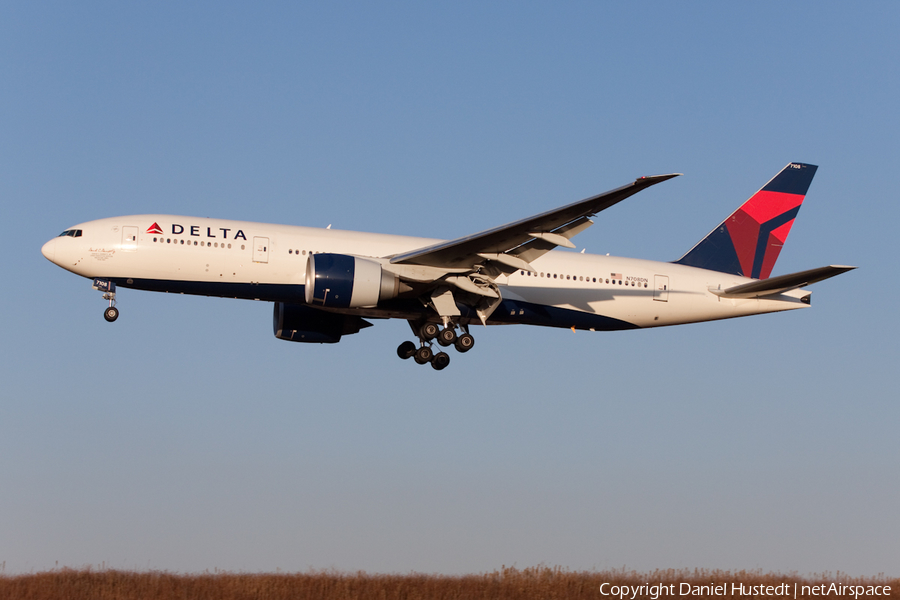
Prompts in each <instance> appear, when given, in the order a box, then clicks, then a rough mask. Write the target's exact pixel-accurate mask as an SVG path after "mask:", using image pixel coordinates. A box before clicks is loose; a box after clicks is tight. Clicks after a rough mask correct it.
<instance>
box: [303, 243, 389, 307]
mask: <svg viewBox="0 0 900 600" xmlns="http://www.w3.org/2000/svg"><path fill="white" fill-rule="evenodd" d="M400 290H401V283H400V278H399V277H397V276H396V275H394V274H393V273H389V272H387V271H385V270H384V269H382V268H381V263H379V262H377V261H374V260H369V259H365V258H359V257H358V256H348V255H346V254H313V255H312V256H310V257H309V261H308V262H307V263H306V290H305V291H306V303H307V304H311V305H313V306H327V307H329V308H371V307H374V306H377V305H378V302H380V301H382V300H388V299H390V298H394V297H396V296H397V294H399V293H400Z"/></svg>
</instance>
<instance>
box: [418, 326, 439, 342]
mask: <svg viewBox="0 0 900 600" xmlns="http://www.w3.org/2000/svg"><path fill="white" fill-rule="evenodd" d="M439 331H440V329H438V326H437V324H435V323H425V324H424V325H422V327H421V328H420V329H419V337H420V338H422V339H423V340H425V341H426V342H427V341H430V340H433V339H434V338H435V337H437V334H438V332H439Z"/></svg>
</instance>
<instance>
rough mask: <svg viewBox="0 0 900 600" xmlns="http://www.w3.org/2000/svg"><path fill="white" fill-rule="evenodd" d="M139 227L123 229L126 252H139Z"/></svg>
mask: <svg viewBox="0 0 900 600" xmlns="http://www.w3.org/2000/svg"><path fill="white" fill-rule="evenodd" d="M137 236H138V228H137V227H123V228H122V250H123V251H124V252H134V251H135V250H137Z"/></svg>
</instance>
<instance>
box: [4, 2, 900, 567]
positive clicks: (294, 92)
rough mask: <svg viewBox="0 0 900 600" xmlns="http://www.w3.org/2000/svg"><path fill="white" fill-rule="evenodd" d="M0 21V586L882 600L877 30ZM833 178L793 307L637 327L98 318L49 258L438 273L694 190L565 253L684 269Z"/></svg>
mask: <svg viewBox="0 0 900 600" xmlns="http://www.w3.org/2000/svg"><path fill="white" fill-rule="evenodd" d="M259 4H261V3H224V2H209V3H192V4H190V5H187V3H182V2H171V3H166V2H154V3H123V2H92V3H71V2H43V3H33V2H5V3H3V4H2V5H0V217H2V218H0V223H2V231H3V234H2V235H0V248H2V252H3V256H4V260H3V261H0V265H2V267H0V268H2V279H3V282H4V284H3V294H2V296H0V303H2V305H0V306H2V312H3V315H4V317H5V318H4V319H3V320H2V322H0V340H2V349H3V360H2V361H0V562H2V563H3V564H4V565H5V567H4V568H5V570H6V572H7V573H10V572H27V571H33V570H42V569H47V568H53V567H55V566H64V565H65V566H71V567H79V566H84V565H104V564H105V565H106V566H113V567H120V568H138V569H148V568H149V569H167V570H173V571H201V570H205V569H215V568H218V569H227V570H240V571H274V570H275V569H282V570H306V569H308V568H316V569H322V568H335V569H340V570H356V569H364V570H368V571H373V572H409V571H421V572H439V573H466V572H480V571H487V570H493V569H495V568H499V567H501V566H502V565H507V566H509V565H517V566H519V567H525V566H532V565H536V564H539V563H545V564H547V565H560V566H565V567H569V568H572V569H593V568H597V569H607V568H612V567H616V568H621V567H622V566H626V567H628V568H635V569H653V568H669V567H675V568H693V567H709V568H730V569H734V568H737V569H755V568H761V569H765V570H781V571H792V570H797V571H799V572H801V573H808V572H813V571H815V572H822V571H837V570H840V571H844V572H849V573H851V574H858V575H872V574H877V573H879V572H886V573H888V574H891V575H900V560H898V558H900V512H898V510H897V507H898V506H900V436H898V422H900V394H898V391H897V379H896V377H897V370H898V366H900V361H898V359H900V353H898V334H900V327H898V325H900V319H898V309H897V304H898V297H900V286H898V278H897V269H896V262H897V260H896V255H897V248H896V246H897V233H896V228H897V222H898V218H900V209H898V203H897V200H896V196H897V187H898V184H897V181H896V180H895V179H894V175H895V174H896V171H897V164H898V158H900V156H898V139H900V126H898V124H900V119H898V118H897V106H898V98H900V80H898V65H900V46H898V43H897V32H898V31H900V4H898V3H896V2H868V3H861V4H859V3H858V4H855V5H853V6H852V7H851V6H850V5H848V4H846V3H843V2H801V3H782V2H754V3H733V2H729V3H712V2H707V3H694V2H686V3H669V2H640V3H621V4H613V3H597V2H572V3H514V2H498V3H488V5H486V3H483V2H475V3H460V2H454V3H446V4H443V5H435V4H434V3H421V2H419V3H362V2H360V3H347V2H333V3H316V4H300V3H293V2H285V3H266V4H264V5H262V6H259ZM791 161H800V162H808V163H812V164H817V165H819V171H818V173H817V175H816V178H815V180H814V181H813V183H812V187H811V188H810V191H809V195H808V196H807V200H806V203H805V204H804V206H803V208H802V210H801V211H800V214H799V217H798V219H797V221H796V222H795V224H794V227H793V230H792V233H791V237H790V240H789V241H788V244H787V245H786V246H785V249H784V251H783V252H782V253H781V257H780V260H779V263H778V265H777V266H776V268H775V272H774V274H776V275H777V274H784V273H789V272H792V271H798V270H802V269H807V268H813V267H818V266H822V265H826V264H850V265H857V266H859V267H860V268H859V269H858V270H856V271H853V272H851V273H849V274H846V275H842V276H840V277H838V278H836V279H832V280H829V281H826V282H823V283H820V284H817V285H816V286H815V287H814V290H815V292H814V294H813V302H812V305H813V306H812V309H811V310H805V311H798V312H794V313H784V314H777V315H766V316H758V317H751V318H747V319H738V320H732V321H722V322H716V323H706V324H700V325H690V326H681V327H673V328H664V329H657V330H648V331H636V332H616V333H594V334H591V333H587V332H579V333H577V334H573V333H572V332H571V331H568V330H551V329H542V328H529V327H496V328H491V329H483V328H480V327H479V328H476V329H474V330H473V331H474V333H475V334H476V339H477V344H476V347H475V349H474V350H473V351H472V352H470V353H469V354H466V355H464V356H462V355H456V354H454V356H453V362H452V364H451V365H450V367H449V368H448V369H447V370H445V371H443V372H441V373H436V372H434V371H433V370H432V369H429V368H423V367H418V366H417V365H415V364H413V363H412V361H401V360H399V359H398V358H397V357H396V355H395V353H394V351H395V348H396V346H397V345H398V344H399V343H400V342H401V341H404V340H406V339H409V337H410V335H409V328H408V326H407V325H406V323H404V322H402V321H400V322H379V323H378V324H377V325H376V326H375V327H373V328H370V329H366V330H364V331H362V332H361V333H359V334H358V335H354V336H350V337H346V338H344V340H343V341H342V342H341V343H340V344H337V345H328V346H320V345H305V344H291V343H288V342H283V341H279V340H277V339H275V338H274V337H273V335H272V327H271V312H272V308H271V305H269V304H265V303H255V302H247V301H237V300H222V299H207V298H194V297H188V296H175V295H165V294H153V293H149V292H137V291H132V290H121V291H120V294H119V308H120V309H121V311H122V316H121V317H120V318H119V320H118V321H117V322H116V323H115V324H113V325H110V324H108V323H106V322H105V321H104V320H103V318H102V309H103V306H104V302H103V300H102V299H101V298H100V294H99V293H98V292H95V291H93V290H91V285H90V282H89V281H88V280H86V279H81V278H79V277H77V276H75V275H73V274H71V273H67V272H65V271H63V270H62V269H60V268H58V267H56V266H55V265H53V264H51V263H49V262H48V261H46V260H45V259H44V258H43V257H42V256H41V253H40V248H41V245H42V244H43V243H44V242H45V241H46V240H48V239H49V238H51V237H53V236H55V235H56V234H58V233H59V232H60V231H62V230H63V229H65V228H67V227H70V226H72V225H74V224H76V223H80V222H83V221H87V220H91V219H96V218H101V217H108V216H115V215H122V214H134V213H156V212H158V213H175V214H185V215H194V216H200V217H203V216H215V217H223V218H233V219H246V220H255V221H264V222H277V223H290V224H298V225H310V226H322V227H324V226H326V225H328V224H333V225H334V227H336V228H341V229H358V230H370V231H378V232H384V233H399V234H409V235H421V236H428V237H438V238H452V237H457V236H461V235H465V234H469V233H473V232H475V231H479V230H482V229H486V228H488V227H492V226H496V225H500V224H503V223H506V222H509V221H512V220H515V219H518V218H521V217H525V216H528V215H531V214H534V213H537V212H541V211H544V210H547V209H550V208H553V207H555V206H558V205H562V204H566V203H569V202H573V201H575V200H579V199H581V198H583V197H586V196H589V195H592V194H595V193H599V192H602V191H605V190H608V189H611V188H615V187H618V186H620V185H624V184H625V183H628V182H629V181H631V180H632V179H633V178H634V177H637V176H641V175H649V174H656V173H669V172H683V173H685V176H684V177H680V178H677V179H675V180H672V181H669V182H666V183H663V184H660V185H658V186H656V187H654V188H653V189H651V190H648V191H645V192H643V193H641V194H639V195H637V196H634V197H633V198H631V199H629V200H628V201H626V202H624V203H622V204H620V205H618V206H616V207H614V208H612V209H610V210H608V211H605V212H604V213H602V215H600V216H599V217H598V218H597V220H596V221H597V222H596V225H595V226H594V227H592V228H591V229H590V230H588V231H587V232H585V233H583V234H581V235H579V236H578V238H576V242H577V243H578V245H579V247H578V250H579V251H580V250H581V249H582V248H586V249H587V251H588V252H595V253H607V252H608V253H611V254H614V255H622V256H635V257H640V258H650V259H657V260H674V259H677V258H678V257H680V256H681V255H682V253H683V252H685V251H686V250H687V249H689V248H690V247H691V246H692V245H693V244H694V243H695V242H696V241H697V240H698V239H700V238H701V237H702V236H704V235H705V234H706V233H707V232H708V231H709V230H710V229H712V228H713V227H714V226H715V225H716V224H717V223H718V222H719V221H721V220H722V219H723V218H724V217H725V216H726V215H727V214H728V213H730V212H731V211H732V210H733V209H734V208H735V207H737V206H738V205H739V204H740V203H741V202H742V201H743V200H745V199H746V198H747V197H749V196H750V195H751V194H752V193H753V192H755V191H756V190H757V189H758V188H759V187H760V186H762V185H763V184H764V183H765V182H766V181H767V180H768V179H769V178H770V177H772V176H773V175H774V174H775V173H776V172H777V171H778V170H779V169H781V168H782V167H783V166H784V165H785V164H787V163H788V162H791Z"/></svg>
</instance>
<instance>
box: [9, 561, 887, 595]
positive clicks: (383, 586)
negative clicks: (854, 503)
mask: <svg viewBox="0 0 900 600" xmlns="http://www.w3.org/2000/svg"><path fill="white" fill-rule="evenodd" d="M604 583H606V584H609V585H607V586H606V587H605V588H603V591H605V592H606V593H607V594H608V593H609V592H610V591H611V590H612V587H611V586H613V585H631V586H640V585H644V584H648V583H649V584H650V585H655V584H662V585H672V584H674V590H673V591H674V592H675V593H674V595H659V596H658V600H669V599H671V598H680V599H682V600H694V599H700V598H704V599H706V598H709V599H712V598H744V599H748V598H751V597H755V598H770V597H773V596H772V595H771V594H769V595H766V594H759V593H756V594H754V593H753V592H754V591H760V590H751V589H749V588H750V586H760V585H763V586H765V585H770V586H777V585H779V584H785V583H786V584H788V585H789V587H790V590H791V593H790V594H789V595H787V596H784V595H782V596H774V597H781V598H793V585H794V584H795V583H796V584H797V586H798V588H797V589H798V597H801V595H802V596H803V597H806V598H816V599H817V600H884V599H885V598H900V579H890V578H887V577H884V576H882V575H879V576H875V577H848V576H847V575H845V574H842V573H840V572H838V573H836V574H831V573H822V574H815V575H809V576H799V575H797V574H796V573H789V574H781V573H763V572H762V571H720V570H701V569H695V570H674V569H668V570H656V571H652V572H644V573H640V572H637V571H626V570H625V569H622V570H613V571H602V572H598V571H589V572H574V571H569V570H567V569H562V568H559V567H556V568H550V567H543V566H542V567H531V568H527V569H521V570H520V569H515V568H507V567H504V568H503V569H501V570H499V571H494V572H492V573H483V574H479V575H460V576H449V575H423V574H416V573H413V574H409V575H372V574H368V573H363V572H359V573H339V572H309V573H296V574H279V573H276V574H272V573H267V574H242V573H203V574H195V575H182V574H174V573H167V572H160V571H151V572H130V571H113V570H99V571H96V570H91V569H85V570H73V569H61V570H54V571H46V572H43V573H34V574H30V575H0V600H6V599H10V600H12V599H16V600H19V599H21V600H51V599H52V600H113V599H115V600H130V599H141V600H176V599H177V600H185V599H191V600H193V599H197V600H202V599H207V598H209V599H222V600H245V599H247V600H249V599H253V600H269V599H273V600H274V599H288V598H290V599H298V598H316V599H323V600H330V599H342V600H343V599H353V600H388V599H395V598H396V599H398V600H401V599H402V600H416V599H419V598H435V599H451V598H452V599H462V598H466V599H468V598H479V599H480V598H501V599H510V600H526V599H528V600H531V599H541V600H544V599H547V600H550V599H560V600H561V599H568V598H572V599H583V598H584V599H586V598H602V599H608V600H618V597H617V596H610V595H604V594H602V593H601V586H602V584H604ZM831 583H839V584H843V585H854V586H885V585H887V586H890V588H891V589H890V593H889V595H887V596H885V595H880V596H875V595H860V596H859V598H857V599H854V596H853V593H852V592H850V593H849V594H848V593H846V591H845V593H844V594H843V595H835V594H834V593H831V594H830V595H827V596H826V595H824V594H821V593H820V594H819V595H812V594H811V593H807V594H801V593H799V592H800V591H801V590H802V589H803V588H802V586H804V585H807V586H813V585H821V584H826V585H828V584H831ZM684 584H688V585H690V586H703V585H705V586H711V585H722V584H726V589H727V591H728V593H726V594H724V595H711V594H709V593H702V594H700V595H693V594H684V595H681V594H679V592H680V591H682V590H683V589H684V588H683V587H682V586H683V585H684ZM731 584H743V586H744V589H745V592H746V593H745V595H744V596H741V595H740V594H735V595H733V594H732V593H731ZM669 589H672V588H669ZM708 589H709V588H707V590H708ZM869 589H871V588H869ZM701 591H704V590H701ZM761 591H764V590H761ZM808 591H809V592H811V590H808ZM882 591H885V590H882ZM641 592H643V593H641ZM651 594H652V592H650V590H638V593H637V595H636V596H635V600H637V599H641V600H643V599H651V600H652V595H651ZM627 597H628V598H629V600H630V599H631V595H628V596H627Z"/></svg>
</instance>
